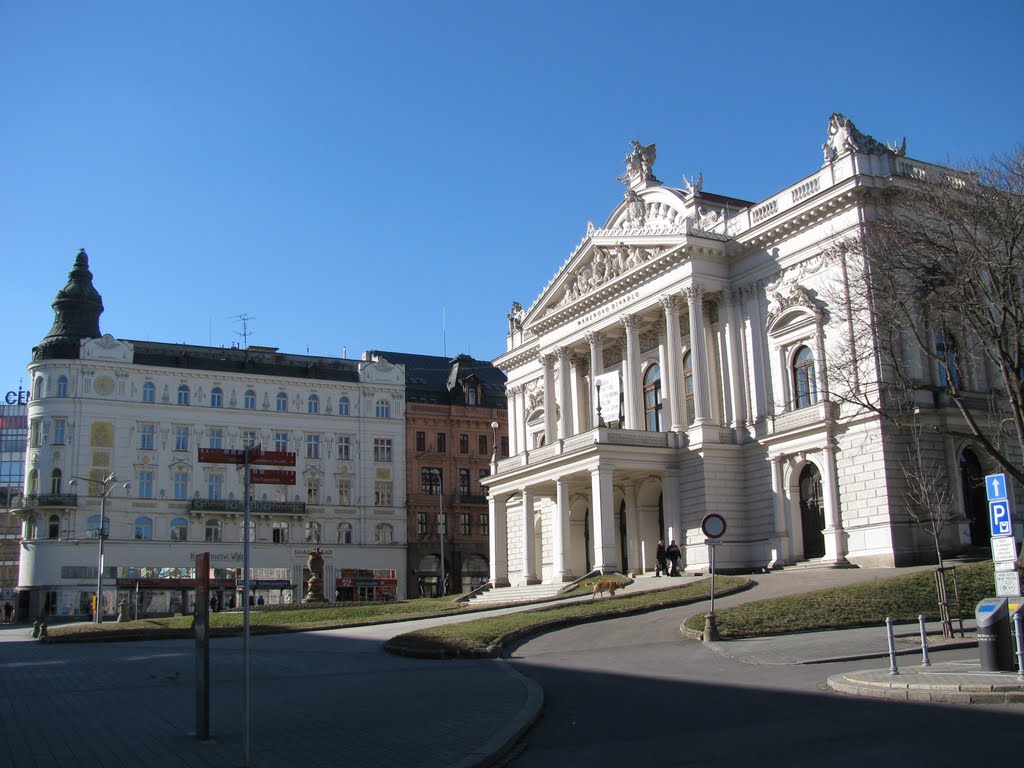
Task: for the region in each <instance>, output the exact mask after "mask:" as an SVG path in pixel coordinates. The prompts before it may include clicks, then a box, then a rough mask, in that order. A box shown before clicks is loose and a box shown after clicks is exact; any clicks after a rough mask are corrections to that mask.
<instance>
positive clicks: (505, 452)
mask: <svg viewBox="0 0 1024 768" xmlns="http://www.w3.org/2000/svg"><path fill="white" fill-rule="evenodd" d="M501 455H502V456H503V457H504V458H506V459H507V458H508V435H502V436H501Z"/></svg>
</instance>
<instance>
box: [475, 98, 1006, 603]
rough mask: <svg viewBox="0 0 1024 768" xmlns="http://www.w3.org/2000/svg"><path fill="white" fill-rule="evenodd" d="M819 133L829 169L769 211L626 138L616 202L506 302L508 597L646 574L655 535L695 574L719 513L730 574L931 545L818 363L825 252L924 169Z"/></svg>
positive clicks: (832, 126) (831, 280) (502, 466)
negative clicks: (672, 170) (674, 179)
mask: <svg viewBox="0 0 1024 768" xmlns="http://www.w3.org/2000/svg"><path fill="white" fill-rule="evenodd" d="M826 138H827V141H826V143H825V144H824V155H825V157H824V164H823V165H819V166H818V167H817V169H816V170H814V171H813V172H812V173H811V174H809V175H807V176H805V177H803V178H800V179H798V180H797V181H795V183H793V184H792V185H791V186H789V187H787V188H786V189H783V190H782V191H780V192H779V193H777V194H775V195H772V196H771V197H770V198H768V199H766V200H762V201H760V202H750V201H746V200H740V199H736V198H732V197H725V196H722V195H718V194H711V193H709V192H705V191H704V190H703V188H702V187H703V177H702V176H701V178H699V179H686V178H685V177H684V182H685V183H684V185H683V187H682V188H673V187H669V186H666V185H664V184H662V183H661V182H660V181H658V180H657V179H656V178H655V176H654V174H653V171H652V164H653V161H654V145H650V146H648V147H644V146H641V145H640V144H639V143H637V142H633V149H632V151H631V152H630V153H629V154H628V155H627V156H626V173H625V174H624V175H623V177H622V178H621V179H619V180H620V181H623V182H624V183H625V185H626V193H625V198H624V199H623V200H622V202H621V203H620V204H619V205H618V206H617V207H616V208H615V210H613V211H612V212H611V215H610V216H609V217H608V219H607V221H606V222H605V223H604V224H603V225H602V226H599V227H594V226H593V225H592V224H589V225H588V226H587V230H586V233H585V235H584V237H583V239H582V241H581V242H580V244H579V245H578V246H577V247H576V249H575V250H574V251H573V253H572V254H571V255H570V256H569V258H568V260H567V261H566V262H565V263H564V264H563V265H562V266H561V267H560V268H559V270H558V271H557V273H556V274H555V276H554V278H553V279H552V280H551V281H550V282H549V283H548V285H547V286H546V287H545V288H544V290H543V291H542V292H541V294H540V296H539V297H538V298H537V299H536V300H535V301H534V302H533V304H532V305H531V306H530V307H529V308H528V309H525V310H524V309H523V308H522V306H521V305H519V304H518V303H514V304H513V306H512V312H511V314H510V315H509V335H508V343H507V352H506V353H505V354H503V355H501V356H500V357H498V358H497V359H496V360H495V364H496V365H497V366H498V367H500V368H501V369H502V370H504V371H505V372H506V373H507V374H508V383H507V394H508V403H509V422H510V424H509V435H510V445H511V454H512V455H511V456H510V457H509V458H507V459H503V460H501V461H498V462H497V464H496V467H495V469H496V471H495V473H494V474H493V476H492V477H491V478H489V479H488V481H487V485H488V487H489V491H490V505H491V509H490V513H491V517H492V522H491V579H492V582H493V583H494V584H495V585H496V586H501V585H504V584H508V583H511V584H513V585H516V584H526V583H536V582H544V583H556V582H563V581H568V580H571V579H574V578H578V577H580V576H583V575H585V574H586V573H588V572H589V571H591V570H592V569H602V570H603V571H606V572H607V571H611V570H622V571H639V570H640V569H641V568H642V567H646V569H647V570H652V569H653V564H654V554H655V547H656V544H657V541H658V539H659V538H664V539H665V543H666V544H668V543H669V541H670V540H671V539H675V540H676V541H677V543H678V544H679V545H680V547H681V548H682V549H683V551H684V556H685V567H686V569H687V570H690V571H701V570H705V569H706V568H707V563H708V547H707V546H706V544H705V536H704V535H703V533H702V531H701V520H702V518H703V517H704V516H705V515H706V514H708V513H718V514H720V515H722V516H723V517H724V518H725V519H726V521H727V524H728V530H727V533H726V536H725V537H724V539H723V542H724V543H723V544H722V545H721V546H720V548H719V552H718V555H717V564H718V565H719V566H720V567H722V568H725V569H736V570H746V569H755V570H756V569H762V568H777V567H783V566H785V565H787V564H792V563H796V562H798V561H804V560H817V561H820V562H823V563H826V564H835V565H841V564H855V565H870V566H893V565H900V564H905V563H909V562H916V561H920V560H921V559H922V557H923V556H926V553H927V552H928V551H929V549H931V551H932V552H934V547H933V546H932V545H931V544H930V543H929V541H928V540H927V534H925V533H923V532H922V531H921V530H920V529H917V528H915V527H914V526H911V525H910V523H909V520H908V518H907V517H906V516H905V514H903V513H897V512H896V511H894V504H893V501H894V499H893V496H892V494H893V493H894V491H893V490H892V488H891V487H890V485H889V484H888V483H887V480H886V471H887V470H886V464H885V457H884V447H883V445H882V441H881V435H882V432H881V425H880V423H879V421H878V420H877V419H875V418H861V419H859V420H850V419H848V418H846V417H845V416H844V412H843V410H842V409H841V408H840V407H839V406H838V404H837V403H835V402H831V401H830V397H829V386H828V360H827V357H826V351H829V352H830V353H831V350H830V349H829V348H830V344H831V343H832V340H833V339H834V338H836V337H838V336H839V335H841V334H840V333H838V331H839V330H840V329H843V328H845V327H847V325H848V323H849V320H850V318H849V316H848V309H847V308H846V307H843V306H829V304H828V298H827V297H828V296H829V295H837V293H838V294H839V295H841V294H842V290H843V287H844V285H845V280H846V269H845V266H844V263H843V260H842V259H833V258H829V257H828V252H829V247H830V246H833V245H834V244H836V243H838V242H840V241H841V240H843V239H845V238H850V237H857V236H858V232H859V227H860V225H861V222H862V216H863V214H864V207H865V205H866V202H865V197H864V196H865V192H866V191H868V190H878V189H884V188H885V187H886V186H887V185H890V184H892V183H893V180H894V179H895V178H897V177H899V176H901V175H911V174H916V173H919V172H922V171H923V169H925V168H926V167H927V166H926V165H925V164H923V163H919V162H917V161H912V160H910V159H909V158H906V157H905V156H904V151H903V149H902V148H900V149H893V148H889V147H887V146H885V145H883V144H881V143H880V142H878V141H875V140H874V139H872V138H871V137H869V136H865V135H863V134H862V133H860V132H859V131H858V130H857V129H856V128H855V127H854V126H853V124H852V123H851V122H850V121H849V120H848V119H847V118H845V117H843V116H842V115H833V116H832V118H831V120H830V123H829V130H828V133H827V137H826ZM808 150H809V151H808V160H809V161H811V162H814V160H812V159H811V156H812V154H813V155H815V156H816V157H817V158H820V157H821V154H820V150H819V149H817V148H810V147H809V148H808ZM819 162H820V161H819ZM931 167H932V168H934V166H931ZM953 450H957V449H956V448H954V449H953ZM957 471H958V469H957V464H956V458H951V460H950V472H951V476H955V474H956V472H957ZM963 511H964V513H965V517H964V521H963V523H962V524H961V525H960V526H952V532H951V533H952V540H951V541H950V542H948V544H949V545H950V546H951V547H952V548H958V547H959V546H960V545H961V543H968V542H967V536H966V533H965V532H966V531H967V528H968V525H969V522H970V521H969V520H968V519H967V515H968V513H969V510H963ZM986 536H987V534H986ZM986 541H987V539H986Z"/></svg>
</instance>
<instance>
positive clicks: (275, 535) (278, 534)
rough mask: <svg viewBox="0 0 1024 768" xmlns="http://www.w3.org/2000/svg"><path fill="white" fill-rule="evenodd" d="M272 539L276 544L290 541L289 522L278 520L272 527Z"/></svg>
mask: <svg viewBox="0 0 1024 768" xmlns="http://www.w3.org/2000/svg"><path fill="white" fill-rule="evenodd" d="M271 539H272V540H273V542H274V543H275V544H287V543H288V523H287V522H285V521H283V520H278V521H277V522H275V523H274V525H273V527H272V529H271Z"/></svg>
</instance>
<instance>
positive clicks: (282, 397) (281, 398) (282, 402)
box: [277, 392, 288, 411]
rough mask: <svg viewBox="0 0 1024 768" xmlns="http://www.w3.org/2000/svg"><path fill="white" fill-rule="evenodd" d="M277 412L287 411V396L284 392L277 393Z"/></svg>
mask: <svg viewBox="0 0 1024 768" xmlns="http://www.w3.org/2000/svg"><path fill="white" fill-rule="evenodd" d="M277 410H279V411H287V410H288V395H286V394H285V393H284V392H278V393H277Z"/></svg>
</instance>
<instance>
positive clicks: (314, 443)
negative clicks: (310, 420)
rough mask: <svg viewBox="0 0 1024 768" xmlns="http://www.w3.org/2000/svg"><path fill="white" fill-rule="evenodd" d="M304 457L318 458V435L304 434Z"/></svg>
mask: <svg viewBox="0 0 1024 768" xmlns="http://www.w3.org/2000/svg"><path fill="white" fill-rule="evenodd" d="M306 458H307V459H319V458H320V435H306Z"/></svg>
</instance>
